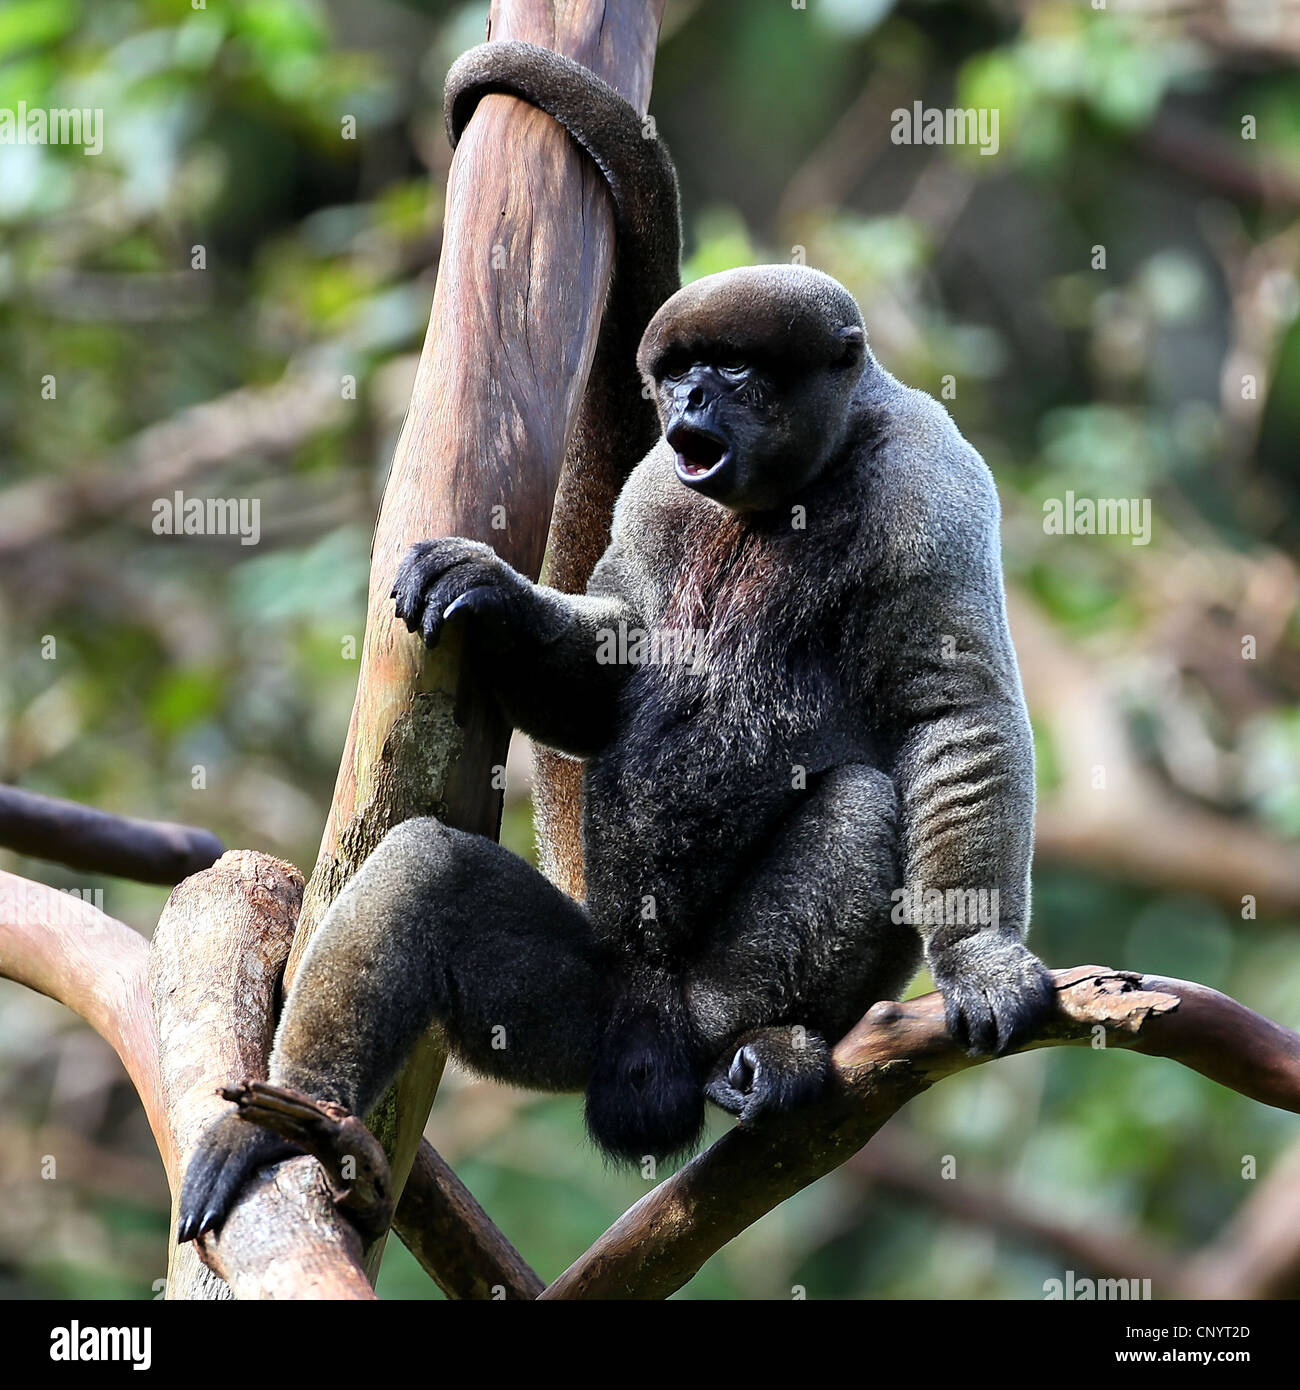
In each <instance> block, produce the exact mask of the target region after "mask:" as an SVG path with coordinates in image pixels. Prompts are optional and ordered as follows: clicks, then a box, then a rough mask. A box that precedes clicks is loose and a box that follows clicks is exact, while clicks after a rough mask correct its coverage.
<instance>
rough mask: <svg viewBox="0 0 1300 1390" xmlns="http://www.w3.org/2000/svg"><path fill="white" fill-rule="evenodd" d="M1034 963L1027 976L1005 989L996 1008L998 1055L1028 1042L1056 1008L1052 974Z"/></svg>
mask: <svg viewBox="0 0 1300 1390" xmlns="http://www.w3.org/2000/svg"><path fill="white" fill-rule="evenodd" d="M1034 964H1035V968H1034V970H1033V971H1032V973H1031V975H1030V978H1029V980H1028V981H1027V982H1026V983H1025V984H1023V985H1020V986H1019V987H1016V988H1012V989H1008V990H1007V992H1006V997H1005V999H1003V1000H1002V1001H1001V1002H1000V1004H999V1007H998V1008H997V1010H996V1012H997V1020H998V1041H997V1050H998V1054H999V1055H1001V1054H1002V1053H1004V1052H1012V1051H1014V1050H1015V1049H1016V1048H1018V1047H1021V1046H1022V1045H1023V1044H1024V1043H1026V1042H1028V1041H1029V1039H1030V1038H1032V1037H1033V1036H1034V1034H1035V1033H1037V1032H1038V1030H1039V1029H1040V1028H1041V1027H1042V1026H1043V1024H1044V1023H1045V1022H1046V1021H1047V1020H1048V1019H1049V1018H1050V1017H1051V1015H1052V1013H1053V1012H1054V1011H1055V1008H1056V989H1055V987H1054V985H1053V984H1052V980H1051V976H1050V975H1048V973H1047V971H1046V970H1045V969H1043V968H1042V967H1041V966H1039V965H1038V964H1037V962H1035V963H1034Z"/></svg>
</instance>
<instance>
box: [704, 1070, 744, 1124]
mask: <svg viewBox="0 0 1300 1390" xmlns="http://www.w3.org/2000/svg"><path fill="white" fill-rule="evenodd" d="M704 1094H705V1095H706V1096H707V1097H708V1099H709V1100H711V1101H712V1102H713V1104H714V1105H716V1106H717V1107H718V1109H719V1110H725V1111H726V1112H727V1114H728V1115H739V1114H740V1113H741V1111H742V1110H744V1108H745V1097H744V1096H743V1095H741V1093H740V1092H739V1091H737V1090H736V1089H735V1088H734V1087H733V1086H732V1085H730V1083H729V1082H727V1080H726V1079H725V1078H724V1077H721V1076H715V1077H714V1078H713V1079H712V1080H711V1081H709V1082H708V1083H707V1084H706V1085H705V1087H704Z"/></svg>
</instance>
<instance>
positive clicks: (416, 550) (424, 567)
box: [390, 536, 482, 632]
mask: <svg viewBox="0 0 1300 1390" xmlns="http://www.w3.org/2000/svg"><path fill="white" fill-rule="evenodd" d="M474 544H475V543H474V542H473V541H464V540H461V539H459V537H454V536H453V537H452V538H451V539H450V540H448V541H423V542H421V543H420V544H419V545H416V546H412V547H411V549H410V550H409V551H408V552H407V555H406V558H405V559H404V560H403V561H402V563H401V564H400V565H399V566H398V570H397V578H396V580H395V581H394V583H393V588H392V593H391V595H390V597H392V598H393V599H395V600H396V608H397V616H398V617H399V618H400V619H401V620H402V621H403V622H404V623H405V624H406V626H407V627H408V628H410V630H411V631H412V632H414V631H415V629H416V627H417V626H418V625H419V623H420V619H421V616H422V615H423V613H424V608H425V604H426V602H427V600H428V597H429V593H430V591H431V590H432V589H434V588H435V587H436V586H437V585H439V584H441V583H442V582H443V581H444V580H445V579H446V577H447V576H448V574H449V573H450V572H451V571H452V570H454V569H456V568H457V567H458V566H460V565H466V564H470V563H471V562H474V561H479V562H481V560H482V556H480V555H479V554H478V552H477V551H475V550H471V549H470V548H469V547H471V546H473V545H474Z"/></svg>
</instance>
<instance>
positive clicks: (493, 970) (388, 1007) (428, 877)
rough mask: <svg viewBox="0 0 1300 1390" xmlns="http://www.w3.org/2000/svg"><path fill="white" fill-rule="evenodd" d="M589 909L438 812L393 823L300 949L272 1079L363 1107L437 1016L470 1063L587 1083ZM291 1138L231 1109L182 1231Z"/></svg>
mask: <svg viewBox="0 0 1300 1390" xmlns="http://www.w3.org/2000/svg"><path fill="white" fill-rule="evenodd" d="M604 992H605V990H604V979H603V961H602V958H601V955H600V952H599V951H598V949H597V946H596V943H595V940H594V938H593V934H592V930H591V924H590V920H589V918H588V916H587V913H586V911H585V910H584V909H583V908H582V907H580V906H579V905H578V904H577V903H575V902H573V901H572V899H570V898H567V897H565V895H564V894H563V893H561V892H560V891H559V890H558V889H557V888H555V887H553V886H552V885H551V884H549V883H548V882H547V881H546V880H545V879H544V878H543V877H542V876H541V875H540V874H539V873H538V872H537V871H536V870H535V869H533V868H532V867H531V866H530V865H528V864H526V863H525V862H524V861H523V860H522V859H520V858H519V857H518V856H517V855H514V854H511V853H510V852H509V851H507V850H504V849H502V848H501V846H500V845H498V844H495V843H494V842H493V841H491V840H487V839H484V838H483V837H482V836H479V835H469V834H465V833H464V832H462V831H458V830H452V829H449V828H448V827H447V826H444V825H443V824H441V822H439V821H437V820H433V819H431V818H424V819H416V820H408V821H405V822H404V823H403V824H401V825H399V826H398V827H397V828H396V829H394V830H393V831H391V832H390V833H389V834H388V835H387V836H386V838H385V839H384V840H383V842H382V843H381V844H380V845H379V847H378V848H377V849H376V850H375V852H374V853H373V854H372V855H371V856H370V858H369V859H367V860H366V862H365V863H364V864H363V865H362V866H361V868H360V869H359V870H358V871H357V873H356V875H355V876H354V877H353V878H352V880H351V882H350V883H349V884H348V885H347V887H346V888H345V889H344V890H343V892H342V893H340V894H339V896H338V898H337V899H336V900H335V901H334V904H333V905H332V906H331V908H330V910H329V911H328V912H327V913H326V915H325V918H324V920H323V921H322V922H321V924H320V926H319V928H317V931H316V933H315V935H314V936H313V937H312V940H311V943H310V945H309V946H308V948H307V951H306V953H305V954H304V956H303V960H302V965H301V967H300V968H299V971H298V974H297V975H296V977H295V978H294V982H293V987H292V989H291V990H290V991H289V997H288V999H287V1000H286V1002H285V1008H284V1016H283V1018H282V1019H281V1022H280V1026H279V1029H278V1030H277V1032H276V1037H275V1045H274V1048H273V1049H272V1052H271V1059H270V1068H269V1080H270V1081H271V1082H272V1083H273V1084H275V1085H278V1086H287V1087H289V1088H290V1089H292V1090H295V1091H301V1092H303V1093H304V1094H306V1095H308V1096H311V1097H313V1098H315V1099H317V1100H331V1101H336V1102H337V1103H339V1104H340V1105H343V1106H345V1107H346V1108H347V1109H348V1110H350V1111H351V1112H352V1113H353V1114H354V1115H358V1116H364V1115H365V1114H367V1113H368V1112H369V1110H370V1109H371V1107H372V1106H373V1105H374V1104H375V1102H376V1101H377V1100H378V1099H379V1097H380V1095H381V1094H382V1093H383V1090H384V1088H385V1087H386V1086H387V1085H388V1083H389V1082H390V1081H391V1080H392V1078H393V1077H394V1075H396V1073H397V1070H398V1068H399V1067H400V1066H401V1064H402V1062H403V1060H404V1059H405V1057H406V1055H407V1053H408V1052H409V1051H410V1049H411V1047H412V1045H413V1044H414V1043H415V1040H416V1039H417V1038H418V1037H419V1036H420V1034H421V1033H423V1032H424V1030H425V1029H426V1028H427V1027H428V1025H429V1023H430V1021H432V1020H434V1019H437V1020H438V1022H440V1023H441V1024H442V1025H443V1026H444V1028H445V1029H446V1031H447V1034H448V1037H449V1039H450V1041H451V1043H452V1046H453V1048H454V1049H455V1051H456V1052H457V1054H458V1055H459V1056H461V1057H462V1058H464V1059H465V1060H466V1061H467V1062H468V1063H469V1064H470V1065H471V1066H473V1067H474V1068H475V1069H476V1070H479V1071H482V1072H485V1073H487V1074H488V1075H491V1076H495V1077H498V1078H500V1079H501V1080H503V1081H508V1082H511V1083H513V1084H515V1085H519V1086H527V1087H530V1088H533V1089H539V1090H560V1091H580V1090H582V1089H584V1088H585V1086H586V1084H587V1078H588V1076H589V1074H590V1072H591V1069H592V1065H593V1061H594V1058H595V1053H596V1045H597V1040H598V1037H599V1032H600V1027H601V1017H602V1006H603V1000H604ZM273 1145H274V1146H278V1147H273ZM285 1156H286V1150H285V1149H284V1146H283V1144H282V1142H281V1141H279V1140H276V1139H275V1138H274V1136H272V1135H268V1134H267V1133H266V1131H264V1130H261V1129H259V1128H258V1127H256V1126H254V1125H251V1124H249V1123H247V1122H246V1121H243V1120H241V1119H239V1118H238V1117H237V1116H236V1115H234V1114H230V1115H226V1116H222V1117H221V1119H219V1120H217V1121H216V1122H215V1123H214V1124H213V1125H212V1126H211V1127H210V1128H209V1129H208V1130H207V1131H206V1132H205V1134H204V1135H203V1137H202V1139H201V1140H200V1141H199V1146H198V1148H197V1149H196V1151H195V1154H194V1156H193V1158H192V1159H191V1161H190V1165H189V1168H188V1169H187V1171H186V1175H185V1183H184V1186H183V1188H182V1194H181V1202H180V1225H179V1228H178V1231H179V1238H180V1239H181V1240H188V1239H192V1238H193V1237H194V1236H196V1235H198V1234H199V1233H200V1232H201V1231H204V1230H207V1229H208V1228H209V1227H211V1226H213V1225H216V1224H218V1223H219V1222H220V1220H221V1219H222V1218H223V1217H224V1215H225V1213H226V1211H227V1210H228V1209H229V1207H230V1205H231V1203H232V1201H233V1200H234V1198H235V1196H236V1195H237V1193H238V1191H239V1189H240V1187H241V1186H242V1185H243V1183H244V1182H245V1180H246V1179H247V1177H248V1176H249V1174H250V1173H251V1172H252V1171H253V1170H254V1169H256V1168H258V1167H261V1166H264V1165H265V1164H266V1163H268V1162H274V1161H278V1160H279V1159H280V1158H283V1157H285Z"/></svg>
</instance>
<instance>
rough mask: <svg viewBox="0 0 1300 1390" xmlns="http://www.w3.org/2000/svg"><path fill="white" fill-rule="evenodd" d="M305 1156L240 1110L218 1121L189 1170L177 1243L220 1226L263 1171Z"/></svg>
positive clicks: (209, 1129)
mask: <svg viewBox="0 0 1300 1390" xmlns="http://www.w3.org/2000/svg"><path fill="white" fill-rule="evenodd" d="M302 1152H303V1151H302V1149H300V1148H299V1147H298V1146H297V1145H296V1144H291V1143H289V1142H288V1141H287V1140H285V1139H281V1138H280V1137H279V1136H278V1135H276V1134H272V1133H271V1132H270V1130H267V1129H262V1128H261V1126H259V1125H255V1124H250V1123H249V1122H248V1121H247V1120H244V1119H241V1118H240V1116H239V1112H238V1111H237V1110H232V1111H230V1112H229V1113H228V1114H225V1115H221V1116H220V1117H218V1118H217V1119H216V1120H214V1121H213V1122H212V1123H211V1124H210V1125H209V1126H208V1127H207V1129H205V1130H204V1131H203V1134H202V1136H201V1137H200V1138H199V1142H198V1145H197V1147H196V1148H195V1150H194V1152H193V1154H191V1156H190V1161H189V1165H188V1167H187V1168H186V1169H185V1181H184V1182H183V1183H182V1184H181V1200H180V1204H179V1208H180V1209H179V1213H178V1215H177V1219H176V1243H177V1244H178V1245H183V1244H184V1243H185V1242H186V1241H187V1240H193V1239H194V1238H195V1236H201V1235H202V1234H203V1232H204V1231H210V1230H212V1229H214V1228H215V1227H217V1226H220V1225H221V1223H222V1222H223V1221H224V1220H225V1219H226V1217H227V1216H228V1215H229V1214H230V1208H231V1207H232V1206H234V1204H235V1198H236V1197H238V1196H239V1192H240V1189H241V1188H242V1187H243V1186H244V1184H245V1183H246V1182H247V1181H248V1179H249V1178H251V1177H252V1176H253V1174H254V1173H255V1172H256V1171H257V1170H258V1169H259V1168H266V1167H268V1166H269V1165H270V1164H272V1163H279V1162H280V1161H281V1160H282V1159H285V1158H293V1157H294V1156H295V1155H296V1154H300V1153H302Z"/></svg>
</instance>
